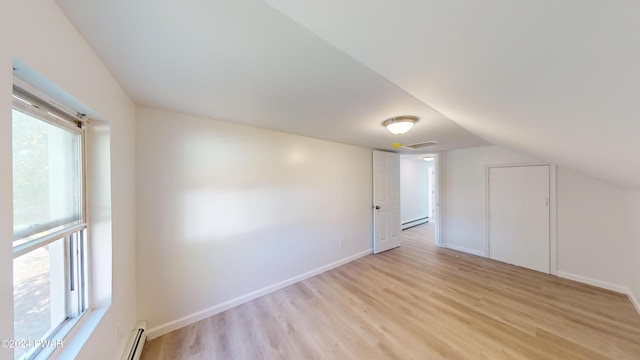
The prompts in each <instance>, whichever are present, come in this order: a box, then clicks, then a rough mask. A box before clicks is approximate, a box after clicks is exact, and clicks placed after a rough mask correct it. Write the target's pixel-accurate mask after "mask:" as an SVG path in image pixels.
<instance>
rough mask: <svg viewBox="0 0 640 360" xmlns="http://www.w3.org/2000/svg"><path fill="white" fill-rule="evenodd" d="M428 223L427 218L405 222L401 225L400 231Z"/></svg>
mask: <svg viewBox="0 0 640 360" xmlns="http://www.w3.org/2000/svg"><path fill="white" fill-rule="evenodd" d="M428 222H429V218H428V217H423V218H420V219H415V220H412V221H407V222H405V223H402V230H404V229H408V228H410V227H414V226H418V225H420V224H424V223H428Z"/></svg>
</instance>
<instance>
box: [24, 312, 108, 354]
mask: <svg viewBox="0 0 640 360" xmlns="http://www.w3.org/2000/svg"><path fill="white" fill-rule="evenodd" d="M108 309H109V306H103V307H100V308H97V309H91V310H89V311H87V313H85V314H84V315H83V316H82V317H80V318H79V319H78V321H76V322H70V323H69V324H66V325H65V328H63V329H61V332H60V333H61V334H64V333H67V335H66V336H64V339H63V340H62V346H61V347H57V348H56V347H55V346H52V347H48V348H45V349H43V350H42V351H41V352H40V353H39V354H38V356H37V357H36V359H37V360H44V359H49V358H56V359H58V358H60V359H75V358H76V357H77V356H78V354H79V353H80V350H82V347H83V346H84V344H85V343H86V342H87V340H88V339H89V337H90V336H91V334H92V333H93V331H94V330H95V329H96V327H98V324H100V321H101V320H102V318H103V317H104V315H105V314H106V313H107V310H108ZM66 327H68V328H66Z"/></svg>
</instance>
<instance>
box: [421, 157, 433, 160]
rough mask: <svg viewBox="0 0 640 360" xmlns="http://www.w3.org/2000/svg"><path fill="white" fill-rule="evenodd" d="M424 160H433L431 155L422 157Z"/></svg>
mask: <svg viewBox="0 0 640 360" xmlns="http://www.w3.org/2000/svg"><path fill="white" fill-rule="evenodd" d="M422 160H424V161H433V156H425V157H423V158H422Z"/></svg>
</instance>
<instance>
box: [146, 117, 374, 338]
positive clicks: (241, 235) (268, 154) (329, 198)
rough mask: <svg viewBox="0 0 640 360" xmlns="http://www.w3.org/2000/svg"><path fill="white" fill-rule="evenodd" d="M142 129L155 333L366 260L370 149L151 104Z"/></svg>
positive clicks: (149, 306) (149, 307)
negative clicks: (342, 263)
mask: <svg viewBox="0 0 640 360" xmlns="http://www.w3.org/2000/svg"><path fill="white" fill-rule="evenodd" d="M136 134H137V137H136V163H137V167H136V178H137V203H138V243H137V246H138V248H137V252H138V262H137V276H138V315H139V318H141V319H146V320H148V321H149V327H150V328H151V331H150V336H152V337H153V336H157V335H159V334H162V333H164V332H167V331H170V330H172V329H175V328H177V327H179V326H182V325H186V324H188V323H191V322H193V321H197V320H199V319H202V318H204V317H206V316H209V315H212V314H215V313H216V312H218V311H220V310H222V309H226V308H228V307H229V304H237V303H241V302H242V301H244V300H247V299H249V298H251V297H252V293H253V294H254V295H255V293H254V292H256V291H260V290H261V289H265V288H268V287H270V286H273V285H275V284H278V283H279V282H282V281H286V280H288V279H291V278H295V277H297V276H299V275H301V274H304V273H306V272H309V271H312V270H314V269H318V268H321V267H323V266H326V265H328V264H331V263H334V262H336V261H339V260H341V259H345V258H348V257H350V256H354V255H358V254H363V252H365V253H370V251H371V250H370V249H371V244H372V243H371V241H372V240H371V226H372V220H371V214H372V212H371V211H372V210H371V197H372V174H371V172H372V169H371V166H372V165H371V164H372V152H371V150H368V149H363V148H358V147H354V146H348V145H341V144H336V143H331V142H327V141H321V140H315V139H310V138H305V137H301V136H294V135H288V134H284V133H278V132H274V131H268V130H262V129H257V128H252V127H248V126H243V125H236V124H231V123H226V122H221V121H216V120H212V119H206V118H201V117H195V116H189V115H185V114H180V113H175V112H169V111H163V110H158V109H152V108H145V107H139V108H138V110H137V131H136ZM341 240H344V243H345V246H344V248H342V247H341V246H340V243H341ZM276 287H277V286H276Z"/></svg>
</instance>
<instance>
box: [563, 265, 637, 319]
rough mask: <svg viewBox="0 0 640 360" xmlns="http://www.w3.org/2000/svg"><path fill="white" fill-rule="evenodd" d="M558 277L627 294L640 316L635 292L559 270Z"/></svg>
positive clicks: (620, 286)
mask: <svg viewBox="0 0 640 360" xmlns="http://www.w3.org/2000/svg"><path fill="white" fill-rule="evenodd" d="M556 275H558V277H561V278H565V279H569V280H573V281H577V282H581V283H583V284H588V285H593V286H596V287H599V288H603V289H607V290H611V291H615V292H617V293H621V294H625V295H627V296H628V297H629V300H630V301H631V303H632V304H633V306H634V307H635V308H636V311H637V312H638V314H640V302H639V301H638V299H637V298H636V297H635V295H634V294H633V292H632V291H631V290H630V289H629V288H627V287H624V286H622V285H616V284H611V283H608V282H605V281H600V280H595V279H591V278H588V277H585V276H580V275H576V274H572V273H568V272H564V271H560V270H558V272H557V274H556Z"/></svg>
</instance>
